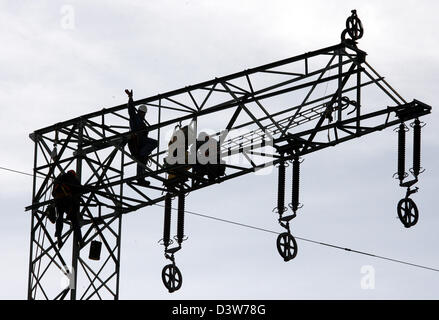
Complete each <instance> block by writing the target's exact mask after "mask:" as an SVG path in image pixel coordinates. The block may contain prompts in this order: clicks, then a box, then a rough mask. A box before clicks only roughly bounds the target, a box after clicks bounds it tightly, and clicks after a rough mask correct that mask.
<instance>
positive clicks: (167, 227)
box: [163, 193, 172, 247]
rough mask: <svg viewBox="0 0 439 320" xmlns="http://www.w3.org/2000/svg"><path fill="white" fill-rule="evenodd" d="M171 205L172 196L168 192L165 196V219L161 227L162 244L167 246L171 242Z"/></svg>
mask: <svg viewBox="0 0 439 320" xmlns="http://www.w3.org/2000/svg"><path fill="white" fill-rule="evenodd" d="M171 207H172V198H171V195H170V194H169V193H167V194H166V196H165V221H164V227H163V244H164V245H165V247H168V246H169V244H170V243H171V239H170V237H171Z"/></svg>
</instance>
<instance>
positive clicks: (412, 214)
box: [398, 198, 419, 228]
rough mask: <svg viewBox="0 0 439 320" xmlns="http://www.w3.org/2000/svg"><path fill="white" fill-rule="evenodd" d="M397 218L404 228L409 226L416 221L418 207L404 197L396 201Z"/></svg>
mask: <svg viewBox="0 0 439 320" xmlns="http://www.w3.org/2000/svg"><path fill="white" fill-rule="evenodd" d="M398 218H399V220H401V222H402V224H403V225H404V227H406V228H411V227H413V226H414V225H415V224H416V223H417V222H418V219H419V211H418V207H417V206H416V204H415V202H414V201H413V200H412V199H410V198H404V199H401V200H400V201H399V202H398Z"/></svg>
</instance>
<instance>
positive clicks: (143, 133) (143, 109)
mask: <svg viewBox="0 0 439 320" xmlns="http://www.w3.org/2000/svg"><path fill="white" fill-rule="evenodd" d="M125 93H126V94H127V95H128V114H129V116H130V128H131V131H132V132H133V134H132V136H131V138H130V140H129V141H128V146H129V148H130V151H131V155H132V156H134V157H135V158H136V160H137V161H138V162H140V163H138V164H137V178H138V179H137V181H138V183H139V184H140V185H144V186H148V185H149V181H146V180H145V177H144V174H145V170H144V165H145V164H146V163H147V161H148V156H149V155H150V154H151V152H152V151H153V150H154V149H155V148H157V146H158V143H157V140H155V139H151V138H148V126H147V123H146V120H145V117H146V113H147V112H148V107H147V106H146V105H144V104H141V105H140V106H139V107H138V109H137V110H136V108H134V102H133V90H131V91H130V90H128V89H126V90H125ZM139 131H140V132H139Z"/></svg>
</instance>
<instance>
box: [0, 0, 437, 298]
mask: <svg viewBox="0 0 439 320" xmlns="http://www.w3.org/2000/svg"><path fill="white" fill-rule="evenodd" d="M64 5H71V6H72V8H73V10H74V11H73V12H74V18H75V20H74V28H73V29H68V28H67V29H66V28H63V27H62V19H63V11H62V8H63V6H64ZM354 8H356V9H357V10H358V13H359V16H360V17H361V19H362V21H363V25H364V27H365V36H364V38H363V39H362V40H361V41H360V45H359V46H360V48H361V49H363V50H365V51H366V52H367V53H368V62H369V63H370V64H371V65H372V66H374V68H375V69H377V70H378V71H379V72H380V73H381V74H382V75H384V76H386V79H387V80H388V81H389V82H390V83H391V84H392V85H393V86H394V87H395V88H396V89H397V90H398V91H399V92H400V93H401V94H402V95H403V96H404V97H405V98H406V99H407V100H412V99H413V98H417V99H419V100H421V101H424V102H426V103H428V104H430V105H432V106H433V108H434V107H435V102H436V101H437V99H438V90H437V82H438V75H439V72H438V71H439V57H438V46H439V44H438V41H437V29H436V27H439V23H438V22H437V12H438V9H439V3H437V2H436V1H431V0H428V1H427V0H424V1H420V0H418V1H367V2H366V1H354V0H349V1H318V0H308V1H305V2H302V1H229V0H221V1H207V0H204V1H189V0H188V1H140V0H139V1H135V0H131V1H118V2H115V1H112V2H108V1H70V2H65V1H2V2H1V3H0V38H1V39H2V43H3V46H2V50H1V53H0V68H1V70H2V72H1V75H0V83H1V84H0V106H1V107H0V126H1V128H2V133H3V134H2V135H1V136H0V143H1V146H2V152H1V153H0V166H2V167H8V168H13V169H17V170H23V171H26V172H31V170H32V157H33V146H32V143H31V140H30V139H29V138H28V134H29V133H31V132H32V131H34V130H36V129H38V128H42V127H45V126H47V125H50V124H54V123H57V122H60V121H63V120H67V119H70V118H72V117H76V116H79V115H81V114H85V113H89V112H92V111H95V110H100V109H102V108H103V107H110V106H113V105H118V104H121V103H124V102H125V98H126V97H125V94H124V93H123V89H125V88H132V89H134V92H135V97H136V98H141V97H148V96H150V95H155V94H157V93H159V92H166V91H168V90H172V89H176V88H180V87H184V86H187V85H190V84H194V83H197V82H201V81H204V80H208V79H211V78H214V77H218V76H222V75H226V74H229V73H233V72H237V71H241V70H244V69H247V68H251V67H255V66H258V65H261V64H265V63H268V62H272V61H276V60H279V59H283V58H287V57H290V56H294V55H298V54H301V53H304V52H307V51H311V50H315V49H318V48H321V47H325V46H329V45H333V44H337V43H338V42H339V41H340V33H341V31H342V30H343V28H344V23H345V20H346V18H347V16H348V15H349V14H350V10H351V9H354ZM424 120H425V121H426V122H427V123H428V125H427V127H425V130H424V131H423V166H424V167H425V168H426V169H427V171H426V173H425V174H423V175H422V176H421V182H420V184H419V186H420V188H421V190H420V193H419V194H416V195H415V196H414V199H415V201H416V203H417V204H418V206H419V209H420V221H419V223H418V225H416V227H414V228H412V229H410V230H406V229H405V228H403V226H402V225H401V224H400V222H399V221H398V220H397V218H396V209H395V208H396V204H397V202H398V201H399V199H400V198H401V197H403V193H404V192H403V190H402V189H401V188H399V187H398V186H397V182H396V181H395V180H393V179H392V174H393V173H394V172H395V171H396V135H395V133H394V132H393V131H392V130H391V129H388V130H386V131H383V132H380V133H376V134H374V135H371V136H367V137H363V138H361V139H358V140H354V141H352V142H349V143H346V144H344V145H340V146H337V147H336V148H331V149H328V150H324V151H321V152H318V153H315V154H312V155H310V156H307V157H306V161H305V163H304V164H303V167H302V172H303V174H302V189H301V197H302V198H301V202H303V203H304V204H305V207H304V208H303V209H302V210H301V214H300V217H299V218H298V219H295V221H294V223H293V232H294V234H295V235H297V236H300V237H305V238H310V239H314V240H319V241H325V242H329V243H333V244H337V245H340V246H343V247H349V248H355V249H357V250H363V251H368V252H372V253H375V254H378V255H384V256H389V257H392V258H396V259H401V260H406V261H410V262H413V263H418V264H423V265H428V266H432V267H436V268H439V255H438V254H437V242H438V240H439V236H438V232H437V230H438V227H439V217H438V215H437V204H436V202H437V195H438V193H437V181H438V178H439V171H438V166H437V161H436V159H437V157H438V156H439V152H438V145H439V142H438V140H437V138H438V134H437V132H438V131H437V130H438V126H439V115H438V113H436V112H435V111H434V110H433V113H432V114H431V115H429V116H428V117H426V118H425V119H424ZM408 158H410V156H408ZM276 184H277V182H276V175H275V174H274V173H273V174H271V175H267V176H256V175H248V176H245V177H243V178H240V179H235V180H233V181H229V182H226V183H224V184H221V185H217V186H215V187H214V188H207V189H205V190H201V191H198V192H196V193H193V194H191V195H190V197H189V198H188V200H187V209H188V210H192V211H195V212H200V213H204V214H209V215H212V216H216V217H221V218H225V219H230V220H234V221H239V222H242V223H248V224H252V225H255V226H259V227H264V228H268V229H271V230H277V231H280V227H279V226H278V225H277V222H276V217H275V216H274V215H273V214H272V213H271V210H272V208H273V207H274V204H275V202H276V194H275V193H276ZM31 186H32V179H31V178H30V177H27V176H21V175H17V174H14V173H9V172H6V171H1V172H0V188H1V192H0V200H1V203H2V204H3V206H2V210H1V214H2V216H3V219H2V223H1V225H0V239H1V241H0V298H1V299H24V298H26V288H27V276H28V274H27V272H28V258H29V233H30V232H29V231H30V216H29V214H28V213H24V210H23V209H24V207H25V206H26V205H29V204H30V202H31ZM162 218H163V217H162V210H161V209H160V208H156V207H152V208H145V209H142V210H141V211H139V212H137V213H133V214H131V215H129V216H127V217H126V218H125V219H124V222H123V235H122V257H121V259H122V266H121V284H120V290H121V291H120V297H121V298H122V299H129V298H132V299H166V298H171V299H174V298H175V299H203V298H206V299H210V298H229V299H239V298H244V299H253V298H254V299H308V298H311V299H341V298H344V299H349V298H352V299H383V298H385V299H421V298H422V299H433V298H434V299H436V298H438V296H439V295H438V289H437V288H438V287H439V273H436V272H432V271H427V270H422V269H416V268H412V267H408V266H404V265H399V264H396V263H391V262H385V261H381V260H377V259H374V258H370V257H366V256H360V255H356V254H353V253H347V252H343V251H338V250H335V249H331V248H327V247H322V246H318V245H315V244H309V243H306V242H302V241H298V244H299V254H298V257H297V258H296V259H295V260H294V261H291V262H289V263H284V262H283V261H282V259H281V258H280V257H279V255H278V253H277V250H276V248H275V239H276V236H275V235H273V234H269V233H263V232H260V231H255V230H250V229H244V228H241V227H237V226H233V225H227V224H221V223H219V222H215V221H210V220H206V219H203V218H200V217H196V216H188V218H187V227H186V230H187V233H188V235H189V240H188V241H187V242H185V243H184V248H183V250H182V251H181V252H179V253H178V265H179V267H180V269H181V270H182V272H183V277H184V284H183V287H182V289H181V290H180V291H178V292H176V293H174V294H173V295H169V294H168V293H167V291H166V290H165V288H164V287H163V285H162V282H161V278H160V274H161V269H162V267H163V266H164V264H165V261H164V258H163V252H162V249H163V248H162V247H161V246H158V245H157V240H158V239H160V238H161V231H162ZM364 265H371V266H373V267H374V268H375V272H376V282H375V286H376V287H375V289H374V290H362V289H361V287H360V281H361V277H362V274H361V272H360V270H361V267H362V266H364Z"/></svg>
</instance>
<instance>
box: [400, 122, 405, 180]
mask: <svg viewBox="0 0 439 320" xmlns="http://www.w3.org/2000/svg"><path fill="white" fill-rule="evenodd" d="M405 131H406V126H405V125H404V123H401V124H400V125H399V130H398V179H399V180H400V181H401V182H402V181H403V180H404V178H405V177H406V176H407V175H406V172H405Z"/></svg>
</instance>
